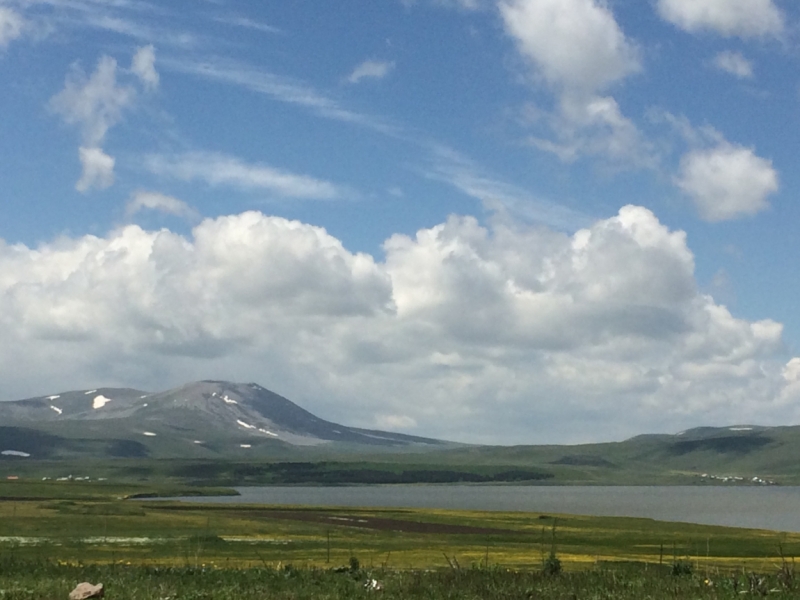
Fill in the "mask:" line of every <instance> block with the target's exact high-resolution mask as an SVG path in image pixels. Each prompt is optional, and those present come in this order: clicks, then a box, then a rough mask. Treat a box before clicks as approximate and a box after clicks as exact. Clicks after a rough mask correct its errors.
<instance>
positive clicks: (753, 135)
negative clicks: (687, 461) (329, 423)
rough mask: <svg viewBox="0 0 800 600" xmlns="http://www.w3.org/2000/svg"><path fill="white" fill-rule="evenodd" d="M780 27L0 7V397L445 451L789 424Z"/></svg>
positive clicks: (794, 66)
mask: <svg viewBox="0 0 800 600" xmlns="http://www.w3.org/2000/svg"><path fill="white" fill-rule="evenodd" d="M798 24H800V10H798V9H797V8H796V7H795V6H794V5H793V4H792V3H790V2H780V1H778V0H774V1H773V0H649V1H647V2H634V1H632V0H614V1H608V2H606V1H603V0H381V1H379V2H365V1H364V0H361V1H355V0H342V1H340V2H336V3H328V2H319V1H315V2H312V1H310V0H298V1H296V2H258V3H256V2H252V3H247V2H230V1H227V0H215V1H211V0H208V1H205V2H195V3H191V4H190V5H187V6H186V7H177V8H176V6H175V5H174V4H173V3H159V2H144V1H139V0H0V81H2V83H3V85H2V88H1V91H0V114H2V115H3V116H2V118H0V182H2V187H1V188H0V200H1V201H0V239H1V240H2V242H0V310H2V314H3V316H2V317H1V318H2V319H3V323H4V324H3V328H4V330H5V331H6V332H7V333H6V335H4V336H3V339H0V359H2V360H0V364H2V365H3V366H0V376H1V377H2V379H3V381H4V391H3V396H4V399H13V398H19V397H23V396H35V395H40V394H41V395H44V394H48V393H53V392H58V391H63V390H65V389H69V388H82V387H85V388H93V387H98V386H100V385H109V386H132V387H138V388H142V389H152V390H155V389H163V388H166V387H170V386H174V385H179V384H181V383H183V382H185V381H188V380H193V379H202V378H222V379H233V380H242V381H256V382H258V383H260V384H262V385H264V386H266V387H268V388H270V389H273V390H275V391H276V392H279V393H282V394H284V395H286V396H287V397H289V398H291V399H293V400H295V401H297V402H299V403H300V404H302V405H303V406H305V407H307V408H309V409H310V410H312V411H315V412H317V413H318V414H320V415H321V416H324V417H327V418H331V419H338V420H341V421H344V422H347V423H348V424H353V425H360V426H366V427H382V428H388V429H394V430H402V431H406V432H409V433H418V434H424V435H433V436H440V437H448V438H451V439H458V440H461V441H475V442H497V443H540V442H578V441H590V440H606V439H621V438H624V437H626V436H628V435H633V434H636V433H640V432H643V431H667V432H669V431H672V432H674V431H677V430H679V429H682V428H685V427H689V426H693V425H700V424H709V425H726V424H737V423H744V422H757V423H760V424H772V423H780V424H785V423H787V422H792V423H794V422H797V420H798V416H799V413H800V411H798V403H797V400H798V393H800V383H798V381H799V378H800V359H794V358H793V357H794V356H796V355H798V353H799V352H800V317H798V315H797V313H796V311H795V310H794V302H793V300H794V297H795V296H796V294H797V287H798V284H797V282H798V281H800V272H799V271H800V262H798V261H797V260H794V256H795V254H796V252H797V242H796V239H797V237H796V236H795V235H794V230H795V227H796V223H798V222H800V215H799V214H798V208H797V204H796V202H795V201H794V197H795V194H796V190H797V189H798V188H800V178H799V177H798V175H797V174H796V169H794V168H793V167H794V165H793V161H794V160H795V156H796V155H797V148H796V145H797V142H796V140H798V139H800V135H798V134H800V131H798V129H799V128H798V116H800V86H799V85H798V84H800V76H798V75H799V74H798V60H799V58H800V57H799V56H798V49H800V46H799V45H798V41H800V38H799V37H798V34H797V29H798Z"/></svg>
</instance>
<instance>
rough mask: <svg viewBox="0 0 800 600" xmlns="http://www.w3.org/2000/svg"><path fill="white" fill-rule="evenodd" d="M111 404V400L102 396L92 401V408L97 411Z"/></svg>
mask: <svg viewBox="0 0 800 600" xmlns="http://www.w3.org/2000/svg"><path fill="white" fill-rule="evenodd" d="M109 402H111V398H106V397H105V396H103V395H102V394H101V395H100V396H95V399H94V400H93V401H92V408H93V409H94V410H97V409H98V408H103V407H104V406H105V405H106V404H108V403H109Z"/></svg>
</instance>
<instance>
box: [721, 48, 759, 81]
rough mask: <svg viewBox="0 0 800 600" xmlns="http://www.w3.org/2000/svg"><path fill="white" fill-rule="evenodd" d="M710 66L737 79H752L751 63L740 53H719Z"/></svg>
mask: <svg viewBox="0 0 800 600" xmlns="http://www.w3.org/2000/svg"><path fill="white" fill-rule="evenodd" d="M712 64H713V65H714V67H715V68H717V69H719V70H720V71H725V72H726V73H730V74H731V75H733V76H734V77H738V78H739V79H750V78H751V77H753V63H752V62H750V61H749V60H747V59H746V58H745V57H744V56H743V55H742V53H741V52H732V51H726V52H720V53H719V54H717V55H716V56H715V57H714V61H713V63H712Z"/></svg>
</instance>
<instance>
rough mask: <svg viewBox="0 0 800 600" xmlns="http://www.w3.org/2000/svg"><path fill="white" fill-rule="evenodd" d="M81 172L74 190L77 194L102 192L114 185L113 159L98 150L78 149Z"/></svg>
mask: <svg viewBox="0 0 800 600" xmlns="http://www.w3.org/2000/svg"><path fill="white" fill-rule="evenodd" d="M78 155H79V157H80V159H81V167H82V168H83V172H82V174H81V178H80V179H79V180H78V183H76V184H75V189H76V190H78V191H79V192H88V191H89V190H104V189H106V188H109V187H111V186H112V185H114V162H115V161H114V158H113V157H111V156H109V155H108V154H106V153H105V152H103V151H102V150H101V149H100V148H96V147H94V148H85V147H83V146H81V147H80V148H79V149H78Z"/></svg>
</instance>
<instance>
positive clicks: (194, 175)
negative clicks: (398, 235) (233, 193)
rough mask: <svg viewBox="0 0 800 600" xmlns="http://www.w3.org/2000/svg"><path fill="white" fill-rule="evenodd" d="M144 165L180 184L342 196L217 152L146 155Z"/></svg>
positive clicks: (329, 186)
mask: <svg viewBox="0 0 800 600" xmlns="http://www.w3.org/2000/svg"><path fill="white" fill-rule="evenodd" d="M144 166H145V168H146V169H147V170H148V171H150V172H151V173H154V174H155V175H161V176H165V177H170V178H173V179H178V180H181V181H204V182H205V183H207V184H209V185H211V186H227V187H233V188H236V189H239V190H245V191H262V192H263V191H266V192H271V193H273V194H277V195H279V196H285V197H289V198H306V199H316V200H332V199H335V198H339V197H341V196H343V195H344V190H343V189H342V188H340V187H339V186H337V185H335V184H333V183H331V182H329V181H324V180H321V179H316V178H314V177H310V176H308V175H299V174H296V173H290V172H288V171H284V170H281V169H278V168H275V167H272V166H270V165H266V164H263V163H248V162H245V161H243V160H241V159H240V158H237V157H234V156H229V155H226V154H221V153H217V152H186V153H183V154H172V155H167V154H150V155H148V156H146V157H145V161H144Z"/></svg>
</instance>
